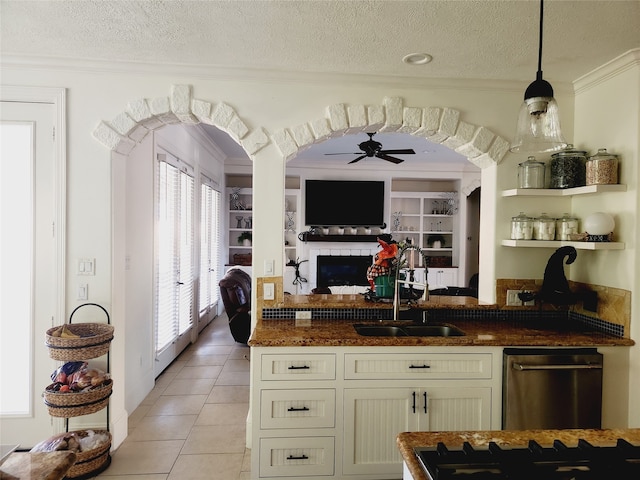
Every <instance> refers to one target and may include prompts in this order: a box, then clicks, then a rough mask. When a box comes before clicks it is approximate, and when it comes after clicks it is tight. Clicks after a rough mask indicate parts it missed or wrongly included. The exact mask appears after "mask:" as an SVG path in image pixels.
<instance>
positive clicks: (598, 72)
mask: <svg viewBox="0 0 640 480" xmlns="http://www.w3.org/2000/svg"><path fill="white" fill-rule="evenodd" d="M634 67H635V68H638V67H640V48H634V49H632V50H628V51H627V52H625V53H623V54H622V55H620V56H618V57H616V58H614V59H613V60H611V61H609V62H607V63H605V64H604V65H601V66H600V67H598V68H596V69H594V70H592V71H590V72H589V73H587V74H586V75H583V76H582V77H580V78H578V79H577V80H575V81H574V82H573V86H574V90H575V93H576V95H578V94H580V93H582V92H584V91H587V90H589V89H591V88H593V87H596V86H597V85H600V84H601V83H603V82H606V81H607V80H609V79H611V78H613V77H615V76H617V75H620V74H621V73H623V72H626V71H627V70H629V69H631V68H634Z"/></svg>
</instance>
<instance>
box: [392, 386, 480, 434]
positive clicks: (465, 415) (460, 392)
mask: <svg viewBox="0 0 640 480" xmlns="http://www.w3.org/2000/svg"><path fill="white" fill-rule="evenodd" d="M419 395H420V399H419V403H418V410H419V412H420V414H421V415H420V425H419V426H418V429H419V430H421V431H431V432H436V431H445V430H446V431H450V430H456V431H460V430H489V429H490V427H491V388H489V387H477V388H476V387H430V388H426V389H423V390H421V391H420V393H419ZM425 402H426V413H425ZM398 433H399V432H398Z"/></svg>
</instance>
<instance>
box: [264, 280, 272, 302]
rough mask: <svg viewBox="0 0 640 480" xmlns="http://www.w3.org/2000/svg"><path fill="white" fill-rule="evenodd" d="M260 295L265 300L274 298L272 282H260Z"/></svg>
mask: <svg viewBox="0 0 640 480" xmlns="http://www.w3.org/2000/svg"><path fill="white" fill-rule="evenodd" d="M262 297H263V298H264V299H265V300H274V299H275V289H274V284H273V283H263V284H262Z"/></svg>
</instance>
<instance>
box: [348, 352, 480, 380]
mask: <svg viewBox="0 0 640 480" xmlns="http://www.w3.org/2000/svg"><path fill="white" fill-rule="evenodd" d="M345 378H347V379H354V380H355V379H395V380H399V379H421V378H440V379H462V378H491V354H490V353H460V354H458V353H456V354H448V353H428V354H419V353H417V354H413V353H403V354H399V355H395V354H372V355H361V354H347V355H345Z"/></svg>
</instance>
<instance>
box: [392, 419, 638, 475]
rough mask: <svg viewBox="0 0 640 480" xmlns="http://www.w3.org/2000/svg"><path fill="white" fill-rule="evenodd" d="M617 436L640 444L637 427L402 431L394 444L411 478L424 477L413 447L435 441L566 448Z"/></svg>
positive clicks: (608, 440) (605, 443)
mask: <svg viewBox="0 0 640 480" xmlns="http://www.w3.org/2000/svg"><path fill="white" fill-rule="evenodd" d="M618 438H623V439H625V440H627V441H629V442H631V443H634V444H640V428H634V429H611V430H584V429H575V430H512V431H509V430H499V431H498V430H490V431H471V432H405V433H400V434H399V435H398V437H397V444H398V449H399V450H400V453H401V454H402V458H403V459H404V461H405V463H406V464H407V468H408V469H409V471H410V472H411V474H412V476H413V479H414V480H427V476H426V474H425V473H424V471H423V470H422V467H421V466H420V463H419V462H418V460H417V459H416V456H415V454H414V452H413V449H414V447H434V446H436V444H437V443H438V442H443V443H445V444H446V445H447V446H448V447H458V446H461V445H462V443H463V442H469V443H470V444H471V445H472V446H482V445H487V444H488V443H489V442H495V443H497V444H498V445H505V446H506V445H509V446H516V445H517V446H524V445H527V442H528V441H529V440H535V441H536V442H538V443H539V444H540V445H542V446H545V445H550V444H552V443H553V440H556V439H557V440H560V441H562V442H563V443H564V444H565V445H567V446H568V447H572V446H575V445H577V443H578V440H579V439H583V440H586V441H587V442H589V443H591V444H592V445H596V446H597V445H601V446H611V445H615V444H616V440H617V439H618Z"/></svg>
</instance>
